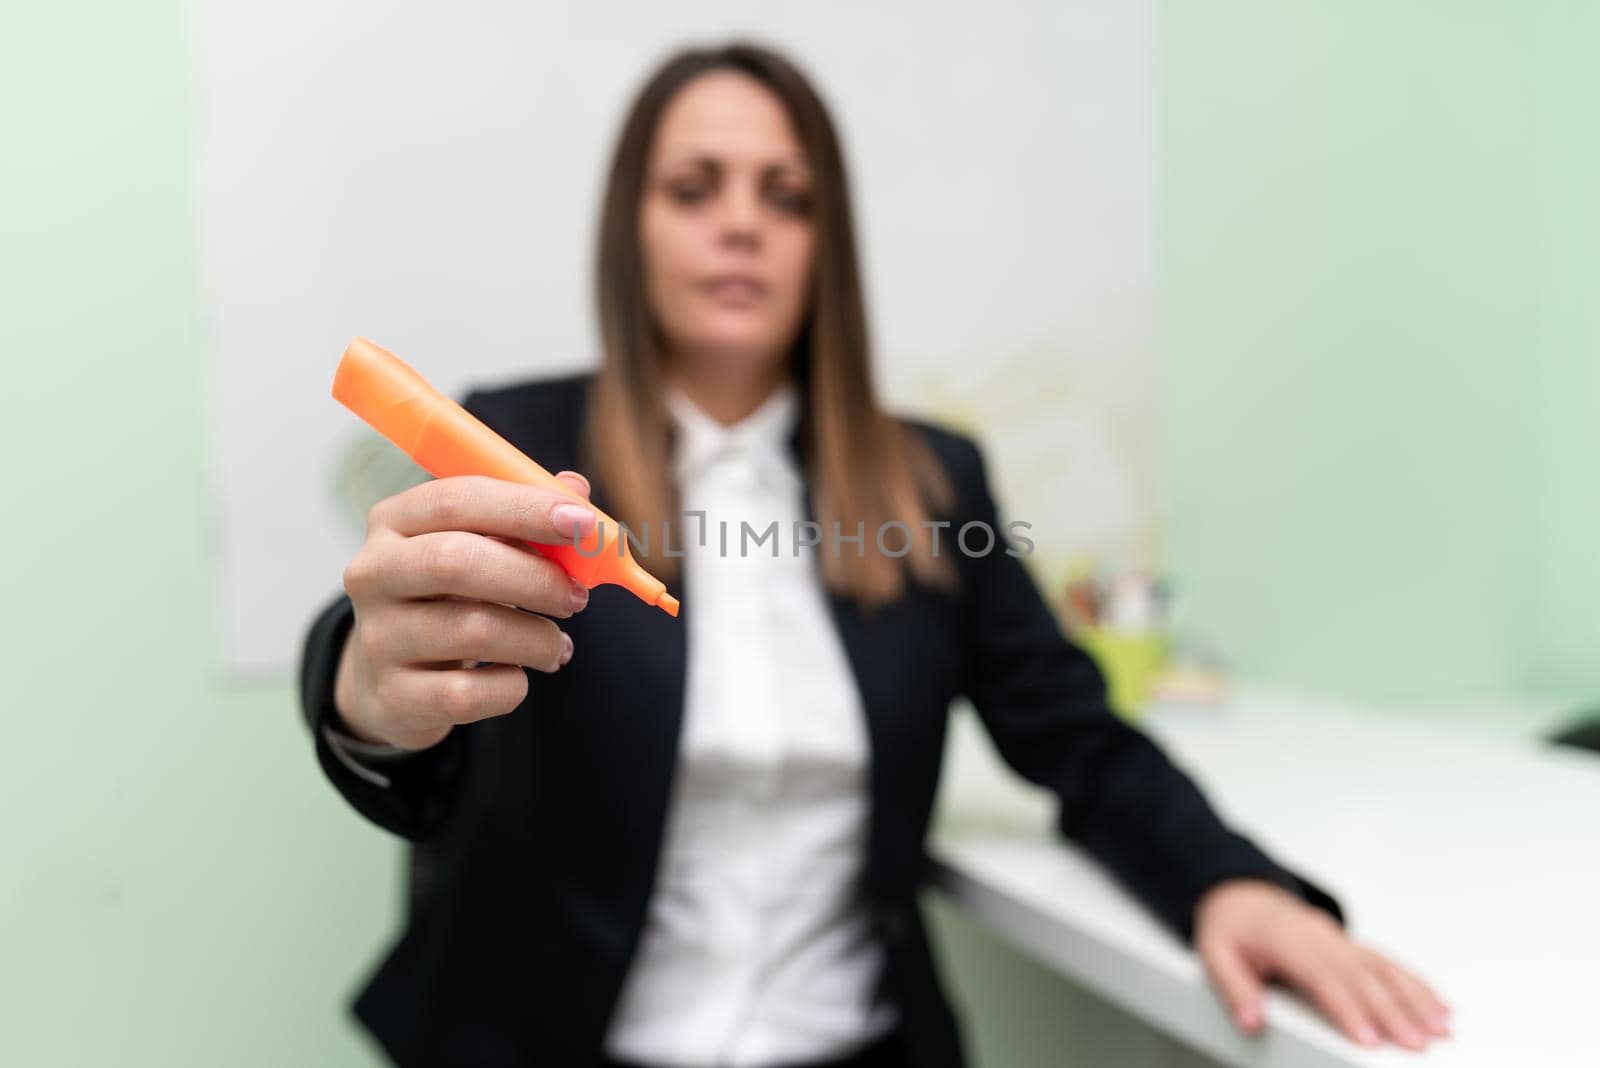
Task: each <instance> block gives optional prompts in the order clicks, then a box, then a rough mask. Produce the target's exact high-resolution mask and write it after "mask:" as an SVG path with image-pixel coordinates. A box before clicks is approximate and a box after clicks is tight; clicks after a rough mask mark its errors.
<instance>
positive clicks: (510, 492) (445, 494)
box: [367, 475, 598, 545]
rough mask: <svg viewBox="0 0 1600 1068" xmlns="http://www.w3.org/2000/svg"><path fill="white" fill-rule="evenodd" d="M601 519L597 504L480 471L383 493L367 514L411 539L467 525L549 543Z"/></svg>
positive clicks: (479, 530) (567, 537)
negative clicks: (381, 497) (390, 493)
mask: <svg viewBox="0 0 1600 1068" xmlns="http://www.w3.org/2000/svg"><path fill="white" fill-rule="evenodd" d="M580 477H581V476H580ZM597 521H598V520H597V517H596V516H595V512H594V509H593V508H591V507H589V506H588V505H586V504H580V503H579V502H577V501H575V500H573V499H572V497H570V496H569V495H567V494H565V493H560V492H557V491H556V490H551V489H545V488H543V487H540V486H527V485H523V484H522V483H518V482H507V481H505V480H503V479H498V478H488V477H485V476H482V475H461V476H457V477H454V478H440V479H435V480H433V481H432V482H424V483H422V484H421V485H420V486H413V487H412V488H410V489H408V490H406V491H405V492H404V493H397V494H395V495H394V496H393V497H385V498H384V499H383V500H381V501H379V502H378V503H377V504H375V505H373V507H372V511H371V512H369V513H368V515H367V523H368V526H369V527H370V526H379V527H385V528H388V529H390V530H393V531H395V532H396V533H398V534H401V535H403V536H405V537H408V538H409V537H415V536H416V535H418V534H429V533H432V532H434V531H440V530H465V531H470V532H472V533H474V534H492V535H496V536H499V537H503V538H516V539H518V540H520V541H532V542H539V543H541V544H545V545H559V544H561V543H563V542H569V541H573V540H574V539H576V538H580V537H584V536H587V535H588V534H589V532H590V531H592V530H593V529H594V527H595V524H596V522H597Z"/></svg>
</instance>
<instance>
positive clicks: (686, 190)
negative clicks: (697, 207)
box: [667, 181, 711, 206]
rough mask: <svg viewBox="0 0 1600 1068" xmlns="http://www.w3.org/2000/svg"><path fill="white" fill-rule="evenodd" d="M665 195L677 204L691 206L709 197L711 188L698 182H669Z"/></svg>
mask: <svg viewBox="0 0 1600 1068" xmlns="http://www.w3.org/2000/svg"><path fill="white" fill-rule="evenodd" d="M667 195H668V196H670V197H671V198H672V199H673V200H674V201H676V202H677V203H679V204H682V205H685V206H691V205H694V204H699V203H700V202H701V201H703V200H705V199H706V197H708V196H710V195H711V187H710V186H709V185H707V184H706V183H705V182H700V181H687V182H671V183H669V184H668V185H667Z"/></svg>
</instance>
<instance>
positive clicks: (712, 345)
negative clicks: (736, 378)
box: [689, 330, 788, 371]
mask: <svg viewBox="0 0 1600 1068" xmlns="http://www.w3.org/2000/svg"><path fill="white" fill-rule="evenodd" d="M689 347H690V348H692V349H693V350H694V351H696V352H699V353H702V354H703V355H705V356H706V357H709V358H711V359H714V360H716V361H717V363H718V364H721V365H723V366H724V368H725V369H726V370H728V371H737V370H740V369H750V370H754V369H758V368H759V369H766V368H768V367H770V366H771V365H772V364H773V363H777V362H781V361H782V360H783V359H784V358H785V356H786V355H787V352H788V344H787V343H786V341H785V340H784V339H782V338H778V337H774V336H773V335H772V333H771V332H770V331H757V330H708V331H705V332H703V333H699V334H697V335H696V336H695V337H693V338H692V339H690V345H689Z"/></svg>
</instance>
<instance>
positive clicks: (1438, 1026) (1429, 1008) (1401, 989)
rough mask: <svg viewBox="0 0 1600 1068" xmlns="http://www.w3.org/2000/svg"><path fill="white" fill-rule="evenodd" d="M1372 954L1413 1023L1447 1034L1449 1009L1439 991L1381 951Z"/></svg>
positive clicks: (1441, 1036)
mask: <svg viewBox="0 0 1600 1068" xmlns="http://www.w3.org/2000/svg"><path fill="white" fill-rule="evenodd" d="M1369 952H1370V951H1369ZM1372 956H1373V958H1374V960H1375V962H1376V967H1377V968H1378V970H1379V972H1380V974H1381V975H1382V976H1383V979H1384V981H1385V982H1386V983H1387V984H1388V985H1389V988H1390V989H1391V990H1392V991H1394V995H1395V997H1396V998H1398V999H1399V1001H1400V1003H1401V1004H1403V1005H1404V1006H1405V1007H1406V1009H1407V1010H1408V1011H1409V1012H1410V1013H1411V1018H1412V1019H1413V1020H1415V1021H1416V1023H1417V1026H1418V1027H1420V1028H1421V1029H1422V1030H1423V1031H1425V1032H1427V1033H1428V1034H1432V1035H1437V1036H1439V1037H1440V1038H1445V1037H1447V1036H1448V1035H1449V1034H1450V1009H1449V1007H1448V1006H1446V1005H1445V1003H1444V1002H1443V1001H1442V1000H1440V998H1439V995H1438V994H1435V993H1434V992H1433V989H1432V988H1431V987H1429V986H1428V984H1427V983H1424V982H1423V981H1422V980H1421V979H1418V978H1417V977H1416V976H1415V975H1412V974H1411V972H1409V971H1407V970H1406V969H1405V968H1403V967H1401V966H1400V965H1398V964H1396V963H1395V962H1394V961H1392V960H1390V959H1388V958H1387V957H1385V956H1383V955H1382V954H1380V953H1377V952H1372Z"/></svg>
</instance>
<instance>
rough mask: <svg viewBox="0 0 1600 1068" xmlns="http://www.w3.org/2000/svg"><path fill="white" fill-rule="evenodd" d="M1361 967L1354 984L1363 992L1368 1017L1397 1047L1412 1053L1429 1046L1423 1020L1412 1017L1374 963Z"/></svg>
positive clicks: (1409, 1010) (1364, 963) (1362, 998)
mask: <svg viewBox="0 0 1600 1068" xmlns="http://www.w3.org/2000/svg"><path fill="white" fill-rule="evenodd" d="M1358 967H1359V970H1358V971H1357V973H1356V976H1355V978H1354V980H1353V985H1354V986H1355V987H1356V989H1357V990H1358V991H1359V992H1360V995H1361V1000H1362V1002H1363V1004H1364V1005H1365V1006H1366V1010H1367V1015H1368V1016H1369V1017H1370V1018H1371V1019H1373V1020H1375V1021H1376V1022H1377V1024H1378V1026H1379V1028H1381V1029H1382V1031H1383V1033H1384V1034H1386V1035H1388V1036H1389V1038H1390V1040H1391V1041H1393V1042H1394V1043H1395V1044H1396V1045H1398V1046H1401V1047H1404V1048H1405V1049H1412V1050H1416V1049H1422V1048H1423V1047H1424V1046H1426V1045H1427V1044H1428V1035H1427V1032H1426V1031H1425V1030H1423V1028H1422V1025H1421V1021H1419V1020H1416V1019H1413V1018H1412V1015H1411V1008H1410V1006H1409V1005H1407V1004H1405V1003H1404V1002H1402V1001H1401V1000H1400V998H1399V996H1398V995H1397V994H1396V992H1395V990H1394V989H1393V988H1392V987H1391V986H1390V985H1389V983H1388V981H1387V980H1386V979H1385V978H1384V976H1383V975H1382V974H1381V973H1380V972H1379V970H1378V969H1377V968H1376V967H1374V966H1373V962H1370V961H1368V962H1363V963H1362V964H1361V965H1359V966H1358ZM1347 981H1349V980H1347Z"/></svg>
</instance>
